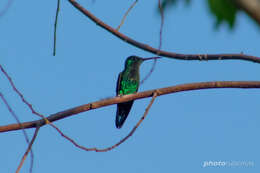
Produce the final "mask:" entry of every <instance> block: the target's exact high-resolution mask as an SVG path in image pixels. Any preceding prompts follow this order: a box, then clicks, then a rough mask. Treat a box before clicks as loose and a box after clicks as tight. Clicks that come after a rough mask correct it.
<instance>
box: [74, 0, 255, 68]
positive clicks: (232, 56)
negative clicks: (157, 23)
mask: <svg viewBox="0 0 260 173" xmlns="http://www.w3.org/2000/svg"><path fill="white" fill-rule="evenodd" d="M69 2H70V3H71V4H72V5H73V6H74V7H75V8H76V9H78V10H79V11H80V12H81V13H83V14H84V15H85V16H86V17H88V18H89V19H90V20H92V21H93V22H95V23H96V24H97V25H99V26H100V27H101V28H103V29H105V30H107V31H108V32H110V33H111V34H113V35H115V36H116V37H118V38H119V39H121V40H123V41H125V42H127V43H129V44H131V45H133V46H135V47H138V48H140V49H142V50H145V51H148V52H150V53H153V54H156V55H158V56H164V57H168V58H174V59H178V60H244V61H251V62H255V63H260V57H256V56H251V55H245V54H243V53H240V54H177V53H173V52H167V51H163V50H159V49H156V48H153V47H151V46H149V45H147V44H144V43H141V42H138V41H136V40H133V39H132V38H130V37H127V36H126V35H124V34H122V33H120V32H119V31H117V30H116V29H114V28H112V27H111V26H109V25H107V24H106V23H104V22H103V21H101V20H100V19H98V18H97V17H96V16H94V15H93V14H91V13H90V12H89V11H88V10H86V9H85V8H83V7H82V6H81V5H80V4H79V3H77V2H76V1H75V0H69Z"/></svg>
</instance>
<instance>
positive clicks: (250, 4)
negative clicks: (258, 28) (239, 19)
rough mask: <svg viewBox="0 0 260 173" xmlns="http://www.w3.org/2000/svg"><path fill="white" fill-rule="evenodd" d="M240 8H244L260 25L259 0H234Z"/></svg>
mask: <svg viewBox="0 0 260 173" xmlns="http://www.w3.org/2000/svg"><path fill="white" fill-rule="evenodd" d="M232 1H233V2H234V3H235V4H236V5H237V6H238V7H239V8H241V9H243V10H244V11H245V12H246V13H247V14H248V15H249V16H251V17H252V18H253V19H254V20H255V21H256V22H257V23H258V24H259V25H260V1H259V0H250V1H249V0H232Z"/></svg>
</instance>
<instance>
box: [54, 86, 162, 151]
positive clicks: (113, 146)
mask: <svg viewBox="0 0 260 173" xmlns="http://www.w3.org/2000/svg"><path fill="white" fill-rule="evenodd" d="M156 97H157V91H155V92H154V94H153V97H152V99H151V101H150V103H149V105H148V106H147V108H146V109H145V112H144V115H143V116H142V117H141V119H140V120H139V121H138V122H137V124H136V125H135V126H134V128H133V129H132V130H131V131H130V133H129V134H128V135H127V136H126V137H124V138H123V139H121V140H120V141H119V142H117V143H116V144H114V145H112V146H111V147H107V148H104V149H99V148H96V147H94V148H87V147H84V146H82V145H79V144H78V143H77V142H75V141H74V140H73V139H71V138H69V137H68V136H66V135H64V134H63V133H62V132H60V134H62V136H63V137H64V138H66V139H67V140H68V141H70V142H71V143H72V144H73V145H74V146H75V147H77V148H80V149H82V150H85V151H96V152H107V151H110V150H112V149H114V148H116V147H118V146H119V145H121V144H122V143H123V142H125V141H126V140H127V139H129V137H131V136H132V135H133V134H134V132H135V130H136V129H137V128H138V127H139V126H140V124H141V123H142V122H143V120H144V119H145V118H146V116H147V114H148V112H149V110H150V108H151V106H152V104H153V102H154V100H155V98H156ZM57 130H59V129H57Z"/></svg>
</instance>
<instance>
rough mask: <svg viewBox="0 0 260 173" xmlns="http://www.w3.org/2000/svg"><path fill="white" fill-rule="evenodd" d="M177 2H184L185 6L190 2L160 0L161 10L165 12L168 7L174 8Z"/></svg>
mask: <svg viewBox="0 0 260 173" xmlns="http://www.w3.org/2000/svg"><path fill="white" fill-rule="evenodd" d="M177 1H178V2H182V1H184V2H185V4H186V5H189V4H190V2H191V0H162V2H161V3H162V9H163V10H165V9H167V8H168V7H173V6H176V4H177ZM158 11H160V9H158Z"/></svg>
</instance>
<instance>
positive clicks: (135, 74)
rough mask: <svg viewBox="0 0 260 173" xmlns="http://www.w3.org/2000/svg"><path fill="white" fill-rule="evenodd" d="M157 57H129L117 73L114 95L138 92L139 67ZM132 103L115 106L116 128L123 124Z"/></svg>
mask: <svg viewBox="0 0 260 173" xmlns="http://www.w3.org/2000/svg"><path fill="white" fill-rule="evenodd" d="M157 58H159V57H153V58H141V57H138V56H129V57H128V58H127V59H126V61H125V69H124V70H123V71H122V72H120V73H119V75H118V78H117V85H116V95H117V96H122V95H127V94H133V93H136V92H137V91H138V87H139V83H140V74H139V68H140V65H141V64H142V63H143V62H144V61H146V60H151V59H157ZM133 103H134V101H128V102H123V103H118V104H117V111H116V122H115V123H116V127H117V128H118V129H120V128H121V127H122V125H123V124H124V122H125V120H126V118H127V116H128V114H129V112H130V110H131V107H132V105H133Z"/></svg>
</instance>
